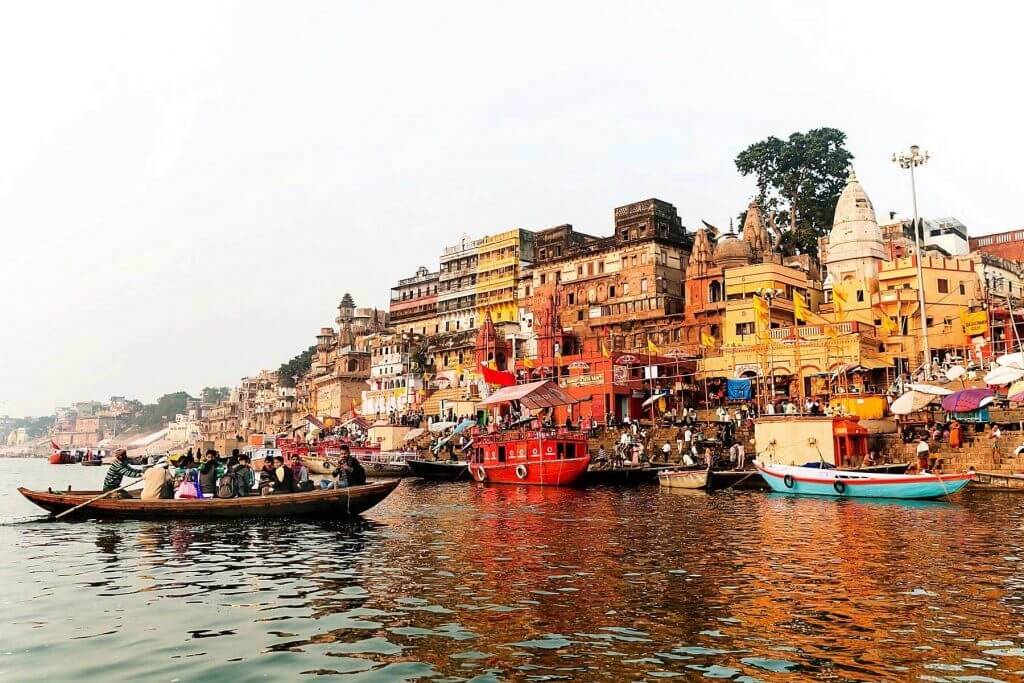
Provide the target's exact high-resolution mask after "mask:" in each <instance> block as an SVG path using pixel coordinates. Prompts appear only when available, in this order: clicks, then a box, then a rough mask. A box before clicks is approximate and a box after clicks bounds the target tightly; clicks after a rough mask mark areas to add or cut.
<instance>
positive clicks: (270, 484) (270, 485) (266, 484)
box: [260, 458, 274, 496]
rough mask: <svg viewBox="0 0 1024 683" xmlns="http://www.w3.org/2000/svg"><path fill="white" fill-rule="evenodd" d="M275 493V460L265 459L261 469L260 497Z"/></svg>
mask: <svg viewBox="0 0 1024 683" xmlns="http://www.w3.org/2000/svg"><path fill="white" fill-rule="evenodd" d="M273 492H274V460H273V458H264V459H263V467H262V468H261V469H260V495H261V496H267V495H270V494H271V493H273Z"/></svg>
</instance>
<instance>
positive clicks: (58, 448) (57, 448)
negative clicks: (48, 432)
mask: <svg viewBox="0 0 1024 683" xmlns="http://www.w3.org/2000/svg"><path fill="white" fill-rule="evenodd" d="M50 446H51V447H52V448H53V450H55V451H59V450H60V446H58V445H57V442H56V441H54V440H53V439H50Z"/></svg>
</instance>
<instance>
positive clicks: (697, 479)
mask: <svg viewBox="0 0 1024 683" xmlns="http://www.w3.org/2000/svg"><path fill="white" fill-rule="evenodd" d="M658 484H659V485H661V486H663V487H665V488H669V489H703V488H707V485H708V471H707V470H706V469H701V470H668V471H665V472H661V473H660V474H658Z"/></svg>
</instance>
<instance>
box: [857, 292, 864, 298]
mask: <svg viewBox="0 0 1024 683" xmlns="http://www.w3.org/2000/svg"><path fill="white" fill-rule="evenodd" d="M857 301H864V290H863V289H858V290H857Z"/></svg>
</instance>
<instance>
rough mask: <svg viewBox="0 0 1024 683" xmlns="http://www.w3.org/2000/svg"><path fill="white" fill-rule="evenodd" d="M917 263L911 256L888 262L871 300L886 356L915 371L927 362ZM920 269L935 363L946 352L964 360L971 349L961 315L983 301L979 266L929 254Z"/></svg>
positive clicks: (929, 340) (923, 259)
mask: <svg viewBox="0 0 1024 683" xmlns="http://www.w3.org/2000/svg"><path fill="white" fill-rule="evenodd" d="M916 259H917V257H916V256H909V257H907V258H901V259H896V260H894V261H887V262H885V263H884V264H883V265H882V270H881V272H879V274H878V287H877V291H875V292H873V293H872V295H871V304H872V313H873V317H874V320H873V322H874V323H875V324H876V326H877V327H878V328H879V331H880V336H881V338H882V339H883V340H884V342H885V351H886V353H888V354H890V355H891V356H893V357H894V358H899V359H901V360H902V362H904V363H911V364H912V365H913V366H915V367H916V366H917V365H919V364H920V363H921V362H923V360H924V357H923V353H924V343H923V341H924V340H923V336H922V334H921V314H920V311H919V310H918V309H919V307H920V306H919V303H918V301H919V298H918V280H917V262H916ZM921 270H922V274H923V279H924V301H925V313H926V317H927V319H926V321H925V324H926V325H927V330H928V343H929V346H930V347H931V352H932V358H933V359H937V360H938V361H939V362H941V361H942V360H944V359H945V356H946V354H947V353H948V354H949V355H950V356H951V357H963V356H964V355H965V352H966V349H967V348H969V347H970V345H971V344H970V340H969V338H968V336H967V335H966V334H965V333H964V328H963V324H962V322H961V317H960V314H961V313H963V312H964V311H967V310H968V309H969V308H970V307H972V306H975V307H976V306H978V305H979V302H980V300H981V299H982V291H981V285H980V283H979V282H978V276H977V273H976V272H975V266H974V262H973V261H972V260H971V259H969V258H950V257H945V256H940V255H938V254H936V253H934V252H932V253H925V255H924V256H923V257H922V260H921ZM882 316H887V317H888V319H889V321H891V322H889V321H886V320H884V319H883V317H882Z"/></svg>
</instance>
